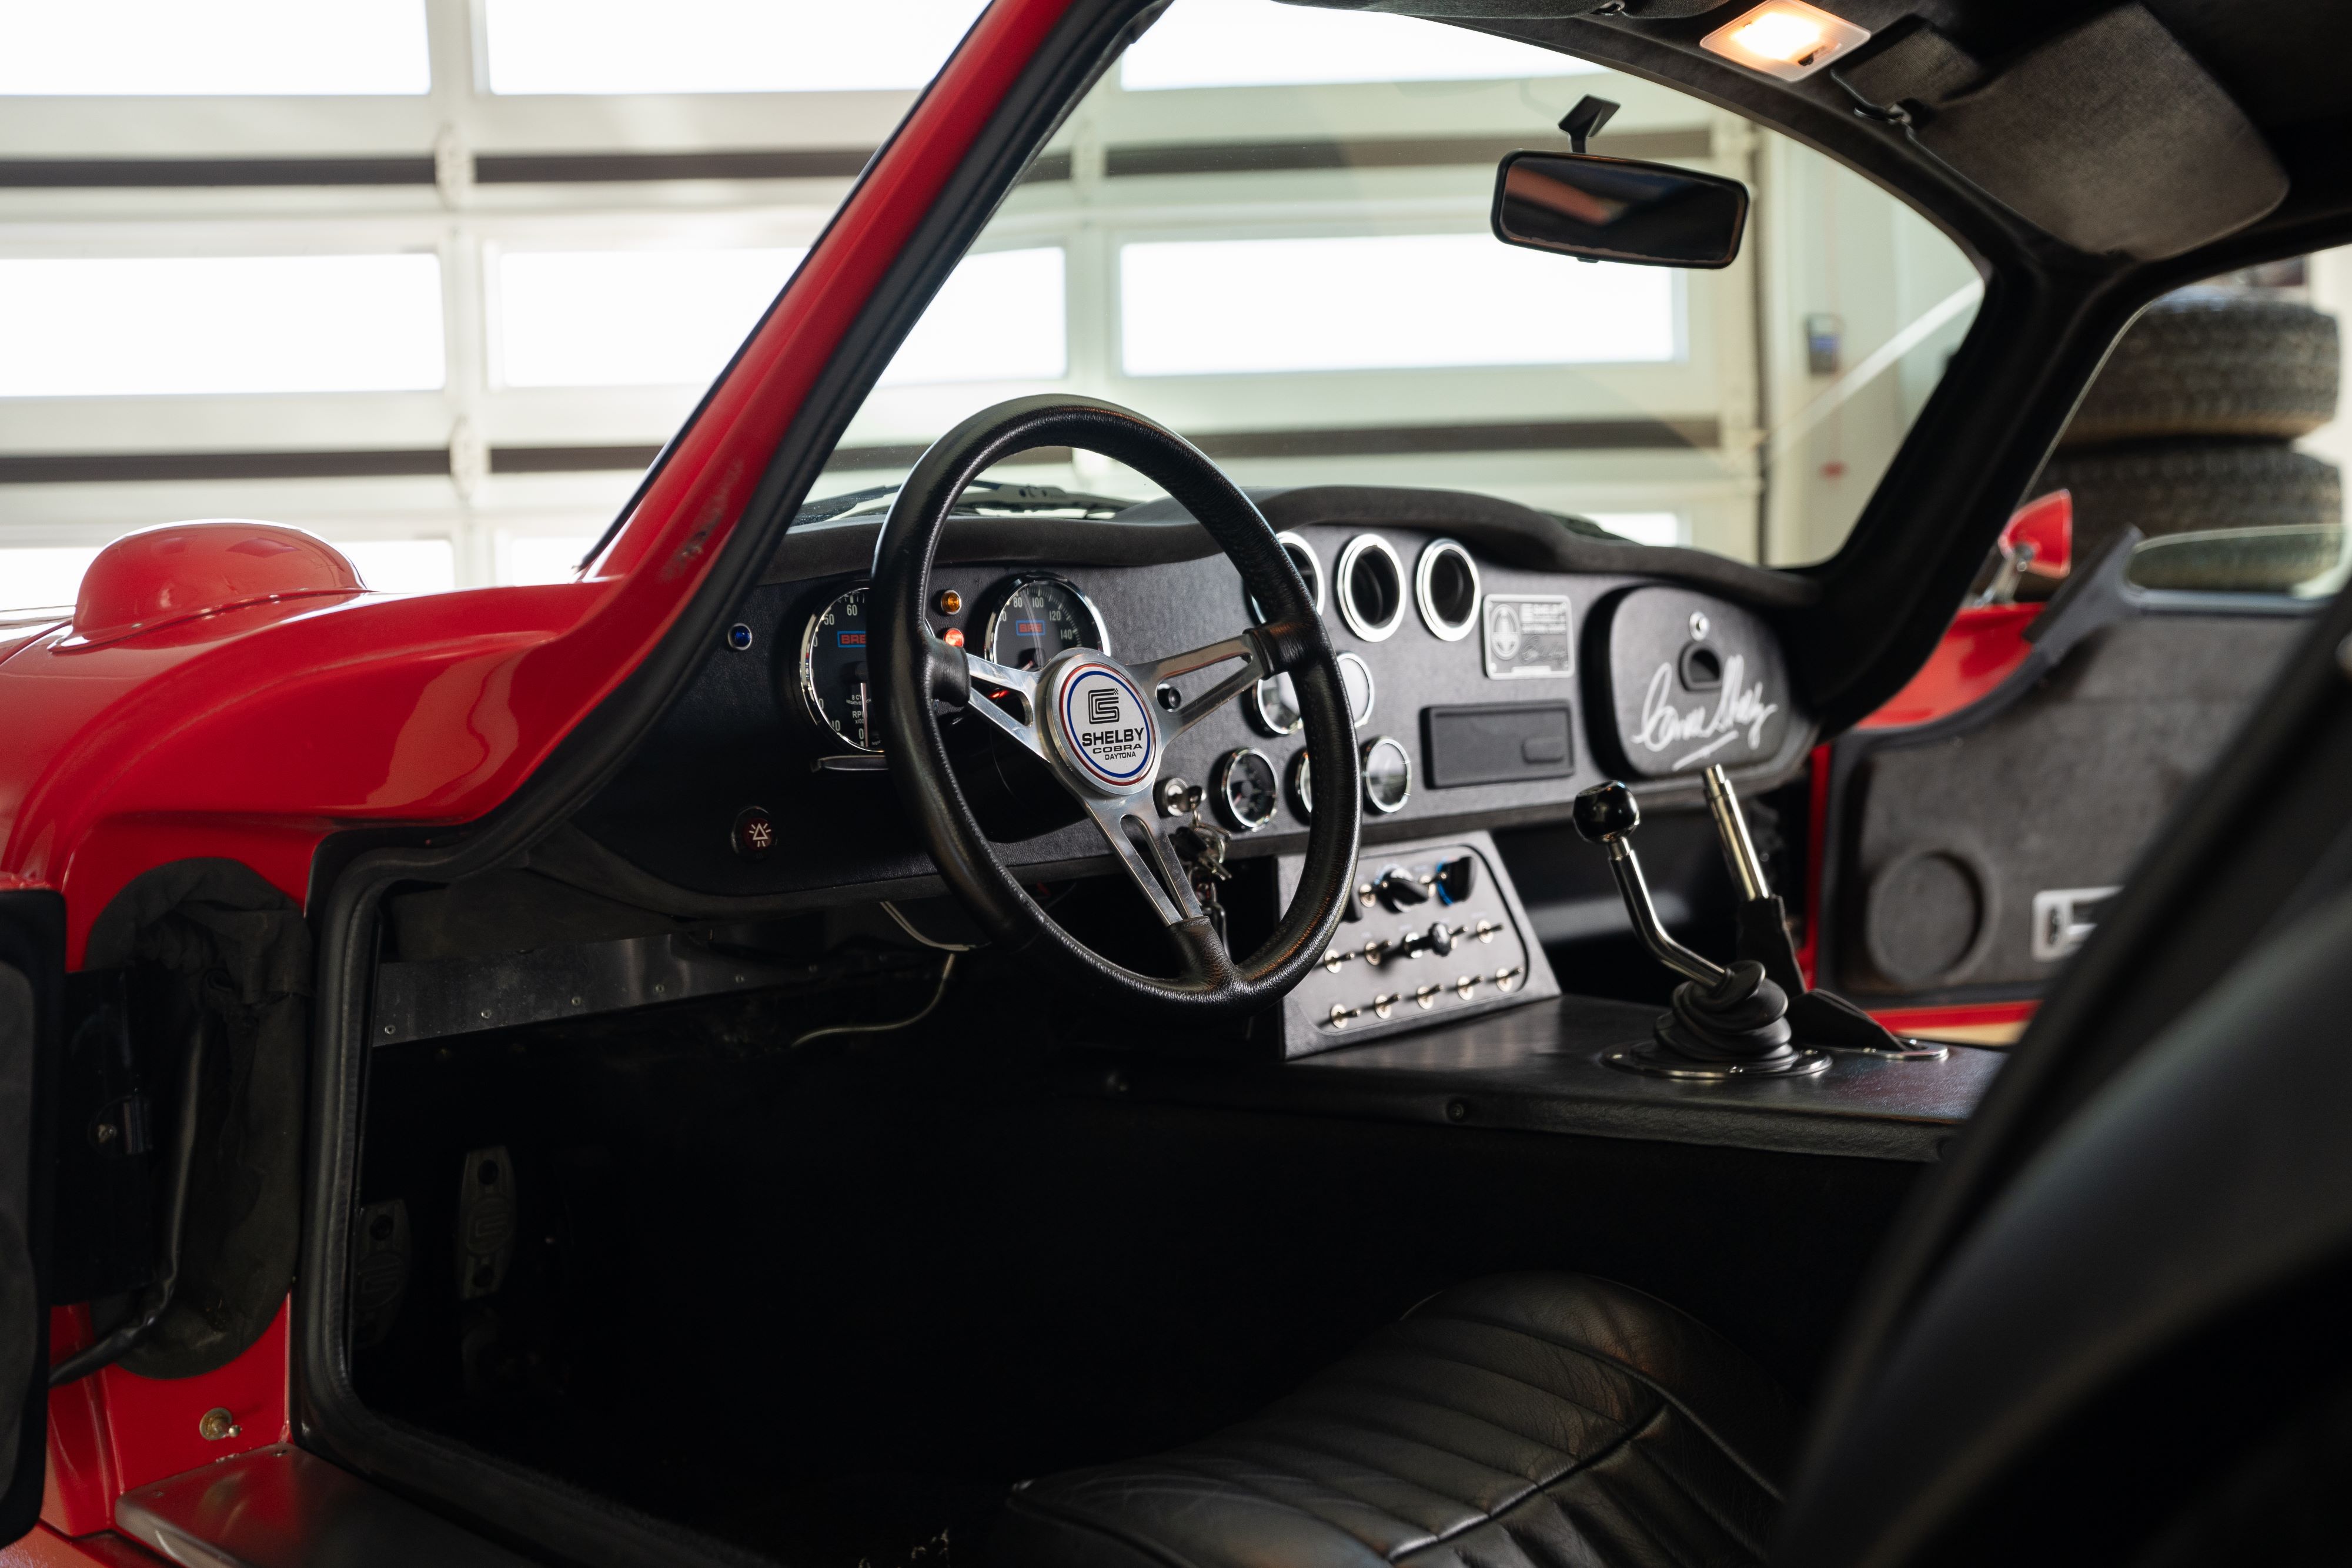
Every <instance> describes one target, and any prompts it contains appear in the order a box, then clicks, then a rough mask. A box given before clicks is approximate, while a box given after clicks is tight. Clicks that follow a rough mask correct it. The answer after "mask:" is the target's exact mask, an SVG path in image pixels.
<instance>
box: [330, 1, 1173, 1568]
mask: <svg viewBox="0 0 2352 1568" xmlns="http://www.w3.org/2000/svg"><path fill="white" fill-rule="evenodd" d="M1152 14H1154V9H1153V8H1151V7H1148V6H1139V5H1136V4H1135V3H1134V0H1081V3H1080V4H1078V5H1074V6H1073V7H1072V8H1071V10H1070V11H1069V12H1068V13H1066V15H1065V16H1064V19H1063V21H1062V22H1061V24H1060V25H1059V26H1057V27H1056V28H1055V32H1054V33H1053V34H1052V35H1051V36H1050V37H1048V38H1047V39H1046V40H1045V43H1044V44H1043V45H1042V46H1041V47H1040V49H1039V51H1038V53H1037V54H1036V55H1035V57H1033V59H1032V60H1031V62H1030V63H1029V65H1028V66H1027V67H1026V68H1024V70H1023V72H1022V75H1021V77H1020V78H1019V80H1018V81H1017V82H1016V83H1015V85H1014V87H1013V89H1012V91H1011V92H1010V93H1008V95H1007V97H1006V99H1005V100H1004V102H1003V105H1002V106H1001V108H1000V109H999V110H998V111H997V113H996V114H995V115H994V116H992V119H991V120H990V122H989V123H988V125H987V126H986V127H985V128H984V129H983V130H982V133H981V136H980V139H979V141H977V143H976V144H975V147H974V149H973V151H972V152H971V155H970V156H968V157H967V158H966V160H965V161H964V162H963V164H962V166H961V168H960V169H958V170H957V171H956V172H955V173H954V174H953V175H951V176H950V180H949V182H948V184H947V187H946V189H945V190H944V191H943V193H941V196H940V199H939V201H938V202H936V203H935V204H934V205H933V208H932V210H931V212H930V213H929V214H928V215H927V217H926V219H925V221H924V222H923V224H922V225H920V226H919V228H918V229H917V231H916V233H915V235H913V236H912V238H911V239H910V241H909V243H908V245H907V246H905V247H904V248H903V249H902V250H901V252H900V253H899V255H898V256H897V257H896V258H895V259H894V261H893V263H892V266H891V268H890V271H889V273H888V275H887V277H885V279H884V281H883V283H882V285H881V286H880V287H879V288H877V291H876V293H875V295H874V296H873V298H871V299H870V300H869V301H868V303H867V304H866V307H865V308H863V309H862V310H861V311H860V313H859V315H858V318H857V319H856V321H855V322H854V323H853V325H852V326H851V329H850V330H849V332H848V334H847V336H846V337H845V340H844V341H843V343H842V345H841V347H840V349H839V350H836V352H835V354H834V356H833V358H832V359H831V360H830V361H828V362H827V364H826V366H825V368H824V371H823V372H822V373H821V375H820V377H819V379H818V382H817V383H816V385H815V387H814V389H812V392H811V393H810V396H809V399H808V402H807V404H806V406H805V408H804V411H803V415H802V417H801V418H800V419H799V420H797V421H796V422H795V423H794V424H793V427H792V428H791V429H790V430H789V431H788V432H787V433H786V434H785V436H784V438H783V440H782V442H781V443H780V444H779V445H778V447H777V449H776V451H775V453H774V454H773V455H772V458H771V460H770V464H769V467H768V470H767V472H766V474H765V475H764V476H762V478H761V483H760V486H759V487H758V489H757V490H756V492H755V493H754V495H753V497H752V498H751V501H750V503H749V504H748V505H747V506H746V507H745V510H744V514H743V517H742V518H741V519H740V521H739V523H738V524H737V526H736V528H734V530H733V531H732V532H731V533H730V536H729V538H728V539H727V542H726V543H725V544H724V545H723V546H722V547H721V548H720V549H719V557H718V559H717V560H716V561H714V562H713V563H712V565H711V568H710V570H709V576H708V577H707V578H706V579H705V580H704V582H703V583H702V585H701V587H700V588H699V589H698V590H697V591H696V592H695V594H694V596H693V598H692V599H691V600H690V601H688V604H687V606H686V607H685V609H684V610H683V611H682V612H681V613H680V615H679V617H678V621H677V624H676V625H675V626H673V628H672V631H671V634H670V635H669V636H668V637H667V638H666V639H664V640H663V642H662V643H661V644H660V645H659V646H658V647H657V648H656V650H655V652H654V653H652V654H651V655H650V656H649V657H648V658H647V659H646V661H645V662H644V663H643V664H640V665H639V666H638V667H637V668H636V669H635V671H633V672H632V673H631V674H630V675H629V676H628V678H627V679H626V680H625V682H624V683H623V684H622V685H621V686H620V687H619V689H618V690H616V691H615V692H614V695H612V696H611V697H608V698H607V699H606V700H605V701H604V703H603V704H602V705H600V706H599V707H598V708H597V709H596V711H595V712H594V713H593V714H591V715H590V716H589V717H588V718H587V719H586V720H585V721H583V723H582V724H581V725H580V726H579V727H577V728H575V729H574V730H573V731H572V734H571V735H569V736H568V737H566V738H565V739H564V741H563V742H562V744H561V745H560V746H559V747H557V750H556V753H555V755H554V756H553V757H552V758H551V759H550V760H549V762H548V763H547V764H546V765H545V766H544V767H542V768H541V769H540V771H539V772H538V773H537V774H536V775H535V776H534V777H533V778H532V779H530V780H529V781H528V782H526V783H525V784H524V785H523V786H522V787H521V788H520V789H518V790H517V791H516V793H515V795H514V796H513V797H511V798H510V799H509V800H507V801H506V802H505V803H504V804H503V805H502V806H501V807H500V808H499V810H497V811H496V812H494V813H493V814H492V815H491V816H490V817H489V818H488V819H486V820H485V821H482V822H480V823H478V824H476V825H474V827H473V828H472V829H471V830H470V831H465V832H462V833H459V834H456V835H448V834H443V835H427V834H424V833H419V834H417V835H415V839H414V840H413V841H412V843H411V845H410V846H409V847H398V846H386V847H381V848H369V849H366V850H364V851H362V852H361V853H360V854H358V855H357V856H355V857H354V858H352V860H351V861H349V862H347V863H345V864H344V865H343V866H342V867H341V872H340V873H339V874H337V875H336V876H335V878H334V880H333V882H332V883H331V886H330V887H329V888H328V890H327V894H326V897H325V899H324V901H323V903H322V904H320V906H319V915H320V935H321V940H320V954H321V958H320V987H319V1012H318V1028H317V1030H316V1040H317V1058H316V1071H315V1076H314V1081H313V1100H312V1107H311V1126H312V1132H313V1139H312V1144H311V1148H310V1169H309V1172H308V1176H307V1180H306V1189H307V1190H306V1195H305V1214H304V1224H303V1263H302V1267H301V1269H300V1270H299V1275H298V1288H297V1301H296V1307H295V1313H294V1323H295V1343H294V1346H293V1352H292V1356H291V1361H292V1363H293V1373H294V1376H293V1384H294V1412H293V1420H294V1425H295V1428H296V1432H297V1435H298V1437H299V1440H300V1441H301V1443H302V1444H303V1446H304V1447H306V1448H310V1449H312V1450H314V1451H317V1452H319V1453H320V1454H322V1455H324V1456H325V1457H327V1458H332V1459H334V1460H336V1461H337V1462H339V1463H342V1464H344V1465H346V1466H348V1467H349V1468H351V1469H356V1470H358V1471H359V1472H361V1473H362V1475H366V1476H369V1477H371V1478H373V1479H377V1480H379V1481H381V1482H383V1483H384V1484H386V1485H389V1486H391V1487H393V1488H394V1489H395V1490H405V1491H411V1492H415V1493H419V1494H423V1495H425V1496H428V1497H431V1498H433V1499H435V1500H437V1501H438V1502H440V1503H441V1504H442V1505H443V1506H444V1507H447V1508H451V1509H455V1510H457V1511H459V1512H461V1513H463V1514H464V1515H466V1516H467V1517H468V1518H469V1519H470V1520H471V1521H473V1522H474V1523H475V1524H476V1525H477V1526H478V1528H482V1529H484V1530H485V1531H489V1532H491V1533H493V1534H496V1535H499V1536H503V1537H506V1538H509V1539H528V1540H530V1541H531V1542H535V1543H537V1544H539V1545H541V1546H542V1547H544V1548H546V1549H550V1550H552V1551H555V1552H561V1553H562V1554H564V1555H566V1556H569V1557H572V1558H576V1559H578V1560H580V1561H583V1562H586V1563H604V1564H614V1565H621V1564H626V1565H628V1568H668V1565H670V1564H676V1563H732V1562H737V1561H740V1558H739V1557H738V1555H737V1554H736V1553H734V1552H730V1551H728V1550H727V1549H725V1548H722V1547H719V1546H718V1545H716V1544H715V1543H713V1542H709V1541H708V1540H707V1539H705V1538H702V1537H700V1536H698V1535H695V1534H693V1533H692V1532H690V1531H684V1530H681V1529H678V1528H677V1527H675V1526H671V1525H668V1524H667V1523H665V1522H663V1521H657V1520H654V1519H650V1518H647V1517H646V1516H645V1515H643V1514H640V1513H638V1512H636V1511H634V1510H630V1509H626V1508H623V1507H619V1506H615V1505H614V1504H611V1503H608V1502H605V1501H604V1500H599V1499H596V1498H594V1497H593V1496H590V1495H588V1494H585V1493H583V1492H580V1491H578V1490H574V1489H572V1488H569V1487H565V1486H562V1485H561V1484H560V1483H557V1482H554V1481H551V1480H550V1479H547V1478H546V1477H544V1476H541V1475H540V1474H538V1473H537V1472H535V1471H532V1470H530V1469H525V1468H523V1467H521V1466H516V1465H509V1464H507V1463H505V1462H502V1461H499V1460H497V1459H494V1458H488V1457H486V1456H482V1455H478V1454H468V1453H465V1452H462V1451H460V1450H458V1449H457V1448H455V1447H454V1446H453V1445H451V1444H449V1443H447V1442H446V1441H444V1440H440V1439H436V1438H434V1437H430V1436H429V1435H427V1434H425V1433H422V1432H420V1431H417V1430H416V1429H415V1428H413V1427H407V1426H405V1425H404V1424H403V1423H400V1422H396V1421H393V1420H389V1419H386V1418H384V1417H383V1416H378V1415H376V1414H375V1413H373V1411H371V1410H369V1409H368V1408H367V1407H366V1406H364V1405H362V1403H361V1402H360V1400H359V1398H358V1397H357V1396H356V1394H355V1393H354V1391H353V1390H352V1384H351V1375H350V1366H349V1363H348V1360H347V1358H346V1356H345V1354H344V1353H343V1341H344V1334H343V1321H344V1318H345V1317H346V1315H347V1313H348V1311H349V1301H348V1299H347V1297H346V1295H345V1292H344V1290H343V1288H342V1281H344V1279H345V1275H346V1270H347V1268H348V1262H349V1234H348V1227H349V1223H350V1219H351V1216H350V1215H349V1214H348V1213H347V1212H346V1206H345V1201H344V1199H345V1195H347V1194H348V1193H349V1192H351V1191H352V1190H353V1189H352V1181H353V1178H354V1176H355V1172H356V1169H357V1163H358V1155H359V1149H358V1130H359V1106H360V1096H361V1092H362V1084H363V1082H364V1066H365V1058H366V1052H367V1050H368V1047H367V1042H366V1039H365V1032H364V1030H365V1005H366V991H367V976H368V973H369V970H370V967H371V966H372V965H373V960H374V956H375V950H376V925H377V919H378V909H379V905H380V903H381V900H382V898H383V895H384V894H386V893H388V892H389V891H391V890H392V889H393V888H394V887H395V886H397V885H399V884H400V883H404V882H417V881H425V882H446V881H451V880H455V879H457V878H458V877H462V876H465V875H467V874H469V873H474V872H478V871H482V870H487V869H488V868H490V867H492V866H495V865H497V864H499V863H501V862H505V861H507V860H509V859H510V858H511V857H512V856H513V855H515V854H516V853H517V852H520V851H521V850H523V849H525V848H526V847H527V846H528V845H529V844H530V842H531V841H533V840H534V839H535V838H537V837H538V836H540V835H541V834H543V833H545V832H546V831H549V830H550V829H551V828H552V827H553V826H555V825H556V824H557V823H558V821H561V819H562V817H563V816H564V815H566V814H567V813H569V812H570V811H572V810H575V809H576V808H577V807H578V806H579V805H580V804H581V803H582V802H583V801H584V800H587V799H588V798H589V797H590V795H592V794H593V791H594V790H595V789H597V787H598V786H599V785H601V784H602V783H604V781H605V780H606V779H609V778H610V777H611V776H612V774H613V773H614V771H616V770H617V769H618V768H619V767H620V765H621V764H622V763H623V762H624V761H625V758H626V757H627V756H628V754H629V752H630V750H631V749H632V748H633V747H635V745H636V743H637V742H638V741H639V740H640V739H642V738H643V737H644V736H645V734H646V731H647V730H648V729H649V728H650V727H651V726H652V724H653V722H654V720H655V719H656V718H657V717H658V716H659V715H660V713H661V711H662V709H663V708H664V707H665V706H667V704H668V702H669V700H670V698H671V697H672V695H674V694H676V693H677V691H678V690H679V689H680V688H681V687H682V686H683V685H685V683H686V682H687V681H688V678H689V677H690V676H691V674H692V673H693V671H694V669H695V667H696V666H697V665H698V664H699V663H700V660H701V657H702V654H703V651H704V650H705V649H706V648H707V647H708V646H709V638H710V637H712V636H714V635H715V634H716V632H717V630H718V628H719V625H720V623H721V622H722V620H723V618H724V617H725V616H726V615H727V613H728V612H730V609H731V607H732V606H733V604H734V603H735V601H737V600H738V599H739V598H740V596H741V595H742V593H743V592H744V591H745V590H746V589H748V588H749V587H750V586H751V584H752V582H753V581H754V580H756V578H757V576H758V574H759V571H760V570H761V568H762V567H763V566H764V565H765V564H766V562H767V560H768V559H769V557H770V556H771V555H772V552H773V550H774V549H775V546H776V543H777V540H778V538H779V537H780V536H781V535H782V532H783V530H784V529H785V528H788V527H789V526H790V523H791V519H792V517H793V511H794V508H795V507H797V506H798V504H799V502H800V500H801V498H802V497H803V496H805V495H806V493H807V490H808V487H809V486H810V485H811V483H812V482H814V479H815V477H816V476H817V474H818V473H819V472H820V471H821V469H822V468H823V466H824V461H825V459H826V457H827V455H829V454H830V452H831V450H832V446H833V444H834V442H835V441H836V440H838V439H839V437H840V434H841V432H842V431H843V429H845V427H846V425H847V423H848V421H849V419H850V416H851V415H852V414H853V413H855V412H856V408H857V406H858V403H859V402H860V401H861V400H862V399H863V397H864V396H865V394H866V391H867V390H868V389H869V388H871V387H872V386H873V384H874V382H876V381H877V379H878V378H879V377H880V375H881V373H882V371H883V369H884V368H885V367H886V366H887V363H888V362H889V358H890V355H891V354H892V353H893V352H895V351H896V350H897V348H898V344H899V343H900V342H901V341H902V340H904V338H905V336H906V334H907V332H908V330H909V329H911V328H912V327H913V325H914V323H915V321H916V319H918V318H919V316H920V315H921V313H922V310H923V308H925V307H926V306H927V305H928V304H929V301H930V299H931V297H932V295H933V294H934V293H935V292H936V291H937V290H938V288H939V286H940V284H941V283H942V282H944V281H945V280H946V277H947V276H948V273H949V272H950V270H951V269H952V267H953V266H954V264H955V263H956V261H957V260H958V259H960V258H961V256H962V254H963V252H964V250H965V248H966V247H967V246H969V245H970V244H971V239H972V237H973V236H974V235H977V234H978V233H979V231H980V229H981V228H982V226H983V225H985V224H986V222H987V220H988V218H989V217H990V215H991V214H992V213H993V211H994V209H995V207H996V205H997V203H998V202H999V200H1000V199H1001V198H1002V196H1003V193H1004V192H1005V191H1006V190H1007V189H1009V188H1010V187H1011V185H1012V183H1013V178H1014V176H1015V175H1016V174H1017V173H1018V172H1019V171H1020V169H1021V168H1022V167H1023V166H1024V164H1025V163H1026V162H1028V161H1029V159H1030V157H1031V155H1032V154H1033V153H1034V151H1035V149H1036V148H1037V146H1038V145H1039V144H1040V143H1041V142H1043V141H1045V138H1046V137H1047V136H1048V135H1049V134H1051V132H1052V131H1053V129H1054V128H1055V125H1056V124H1058V123H1059V121H1060V119H1061V116H1062V114H1063V112H1064V110H1065V109H1066V106H1067V105H1068V104H1069V103H1070V102H1071V101H1072V100H1073V99H1075V98H1076V95H1077V94H1078V93H1079V92H1080V91H1082V90H1083V89H1084V88H1085V86H1086V84H1087V82H1088V81H1089V80H1091V79H1092V78H1094V77H1095V76H1097V75H1098V74H1099V73H1100V72H1101V70H1102V69H1103V68H1105V67H1106V66H1107V65H1108V63H1109V62H1110V61H1111V60H1112V59H1114V58H1116V57H1117V55H1118V51H1119V50H1120V49H1121V48H1122V47H1125V44H1126V43H1127V41H1128V39H1129V37H1131V36H1132V34H1133V32H1134V31H1135V30H1136V29H1137V27H1138V26H1140V25H1141V21H1140V18H1148V16H1150V15H1152ZM927 90H935V89H927ZM833 221H834V222H835V223H837V222H838V221H839V218H838V215H837V214H836V216H835V219H834V220H833ZM820 243H822V241H820ZM739 352H740V351H739ZM625 515H626V512H625V511H624V513H623V516H625ZM436 836H437V837H438V838H439V839H440V843H439V844H438V845H437V846H436V844H434V843H433V842H432V841H431V840H432V838H433V837H436ZM369 841H370V842H380V840H374V839H373V838H371V840H369ZM321 854H322V856H324V857H326V858H330V859H334V858H339V855H340V852H339V851H338V850H337V849H336V848H335V846H334V843H333V841H329V843H328V845H327V846H324V847H323V848H322V851H321Z"/></svg>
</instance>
